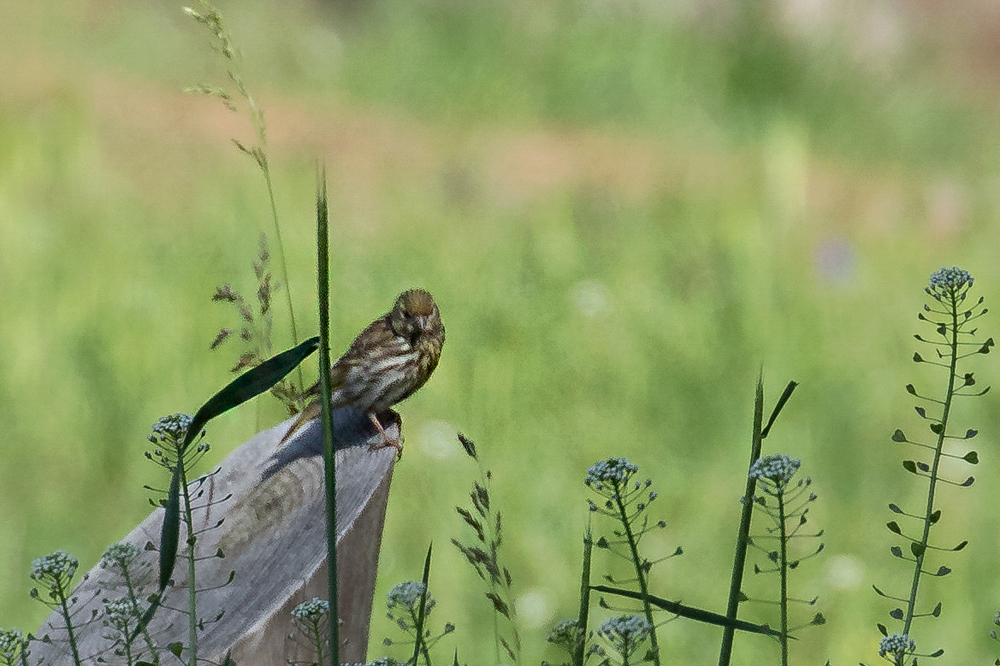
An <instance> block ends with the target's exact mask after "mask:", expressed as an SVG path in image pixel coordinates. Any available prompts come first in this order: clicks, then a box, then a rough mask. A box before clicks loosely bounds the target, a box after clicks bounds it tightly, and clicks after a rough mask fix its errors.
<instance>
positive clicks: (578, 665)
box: [573, 520, 594, 666]
mask: <svg viewBox="0 0 1000 666" xmlns="http://www.w3.org/2000/svg"><path fill="white" fill-rule="evenodd" d="M593 550H594V537H593V535H592V534H591V532H590V522H589V520H588V523H587V533H586V535H585V536H584V537H583V572H582V573H581V574H580V616H579V618H578V619H577V623H576V626H577V643H576V645H575V646H574V647H573V666H583V662H584V656H585V655H586V648H587V622H589V616H590V558H591V553H592V552H593Z"/></svg>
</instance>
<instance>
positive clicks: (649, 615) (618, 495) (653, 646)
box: [614, 481, 660, 666]
mask: <svg viewBox="0 0 1000 666" xmlns="http://www.w3.org/2000/svg"><path fill="white" fill-rule="evenodd" d="M614 489H615V504H616V506H617V507H618V515H619V516H620V517H621V521H622V525H624V526H625V539H626V540H627V541H628V547H629V551H630V552H631V554H632V564H633V565H635V575H636V578H637V579H638V581H639V592H640V594H642V607H643V610H644V611H645V613H646V620H647V621H648V622H649V625H650V631H649V647H650V651H651V652H652V653H653V664H654V665H655V666H660V647H659V645H658V644H657V642H656V624H655V623H654V621H653V607H652V606H650V604H649V588H648V584H647V582H646V574H645V572H644V571H643V569H642V559H641V558H640V557H639V544H638V543H637V542H636V540H635V534H634V533H633V532H632V525H631V523H629V520H628V513H627V512H626V509H625V503H624V502H623V501H622V497H624V494H625V491H626V490H627V488H624V487H622V485H621V484H620V483H619V482H618V481H615V482H614ZM623 666H627V658H626V664H624V665H623Z"/></svg>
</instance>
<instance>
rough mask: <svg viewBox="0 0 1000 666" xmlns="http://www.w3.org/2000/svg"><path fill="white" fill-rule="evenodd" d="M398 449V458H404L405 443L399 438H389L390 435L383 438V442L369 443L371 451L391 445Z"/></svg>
mask: <svg viewBox="0 0 1000 666" xmlns="http://www.w3.org/2000/svg"><path fill="white" fill-rule="evenodd" d="M390 446H391V447H392V448H394V449H396V460H402V459H403V445H402V443H400V441H399V440H398V439H389V438H388V437H386V438H384V439H383V440H382V443H381V444H369V445H368V450H369V451H373V452H374V451H379V450H381V449H387V448H389V447H390Z"/></svg>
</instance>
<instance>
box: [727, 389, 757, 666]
mask: <svg viewBox="0 0 1000 666" xmlns="http://www.w3.org/2000/svg"><path fill="white" fill-rule="evenodd" d="M763 424H764V377H763V371H762V372H761V373H760V374H758V375H757V390H756V392H755V394H754V403H753V433H752V436H751V443H750V464H749V465H747V469H750V466H751V465H753V463H754V461H755V460H757V459H758V458H760V450H761V442H762V441H763V435H762V434H761V433H762V427H763ZM756 490H757V480H756V479H754V478H751V477H750V475H749V474H748V475H747V484H746V489H745V490H744V492H743V510H742V512H741V513H740V526H739V530H738V531H737V535H736V554H735V556H734V557H733V573H732V577H731V579H730V581H729V601H728V603H727V604H726V617H728V618H729V619H730V620H735V619H736V616H737V615H738V614H739V605H740V589H741V588H742V587H743V571H744V569H745V568H746V562H747V549H748V548H749V545H750V521H751V519H752V517H753V502H752V501H751V498H752V497H753V495H754V493H755V492H756ZM735 637H736V630H735V629H734V628H733V627H731V626H727V627H725V628H724V629H723V630H722V645H721V646H720V647H719V666H729V664H730V662H731V661H732V657H733V641H734V639H735Z"/></svg>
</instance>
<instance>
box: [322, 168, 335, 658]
mask: <svg viewBox="0 0 1000 666" xmlns="http://www.w3.org/2000/svg"><path fill="white" fill-rule="evenodd" d="M317 178H318V180H319V182H318V183H317V185H316V189H317V192H316V246H317V255H318V256H317V273H318V291H319V386H320V401H319V404H320V413H321V415H322V418H323V463H324V465H323V470H324V474H325V477H326V549H327V559H326V563H327V567H326V569H327V595H328V596H329V602H330V622H329V624H330V664H331V666H338V665H339V664H340V604H339V603H338V601H339V600H338V596H337V467H336V462H335V460H334V448H333V415H332V414H331V411H330V249H329V234H328V231H327V227H328V217H329V209H328V207H327V200H326V168H325V167H324V168H322V170H321V172H320V173H319V174H317Z"/></svg>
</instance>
